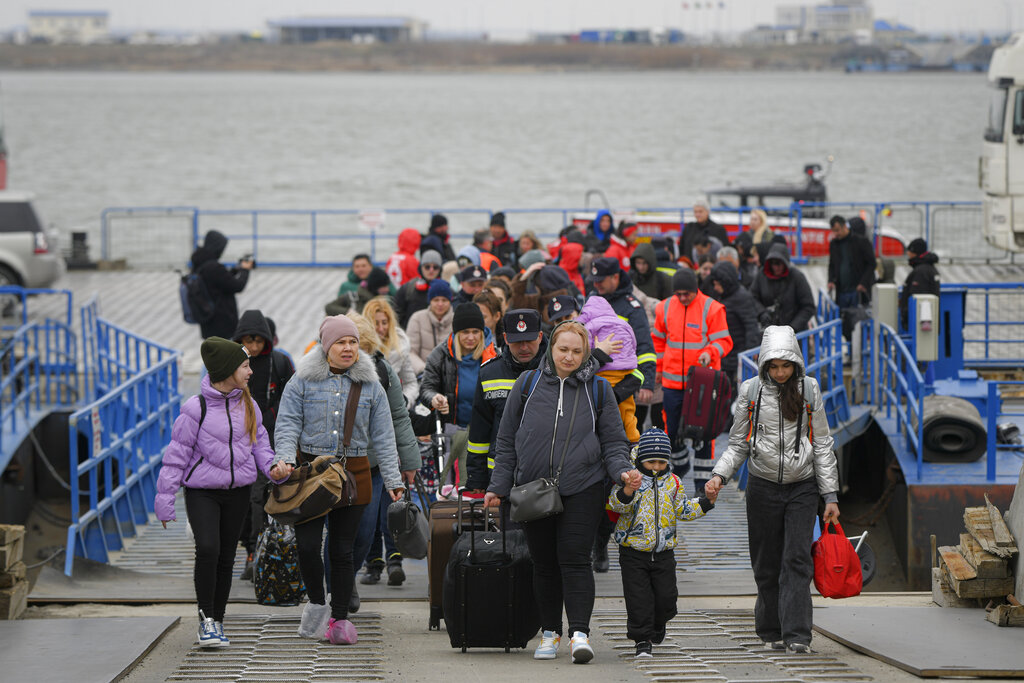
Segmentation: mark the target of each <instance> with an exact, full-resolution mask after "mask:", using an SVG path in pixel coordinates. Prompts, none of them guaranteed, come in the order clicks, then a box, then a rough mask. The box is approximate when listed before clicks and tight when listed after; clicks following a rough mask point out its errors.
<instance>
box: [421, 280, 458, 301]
mask: <svg viewBox="0 0 1024 683" xmlns="http://www.w3.org/2000/svg"><path fill="white" fill-rule="evenodd" d="M439 296H443V297H444V298H445V299H448V301H451V300H452V287H451V285H449V284H448V283H447V282H445V281H444V280H442V279H441V278H438V279H436V280H434V281H433V282H431V283H430V288H429V289H427V301H433V300H434V299H436V298H437V297H439Z"/></svg>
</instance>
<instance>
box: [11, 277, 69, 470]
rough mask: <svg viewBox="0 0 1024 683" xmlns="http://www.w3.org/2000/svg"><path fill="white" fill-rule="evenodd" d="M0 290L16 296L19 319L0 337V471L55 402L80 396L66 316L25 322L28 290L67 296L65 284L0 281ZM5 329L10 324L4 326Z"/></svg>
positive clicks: (57, 404) (61, 404) (66, 403)
mask: <svg viewBox="0 0 1024 683" xmlns="http://www.w3.org/2000/svg"><path fill="white" fill-rule="evenodd" d="M0 294H5V295H8V296H14V297H16V298H18V299H20V300H21V304H22V319H23V321H24V322H23V324H22V325H21V326H20V327H18V328H17V329H16V330H14V333H13V334H12V335H11V336H8V337H5V338H4V339H2V340H0V471H3V469H4V468H5V467H6V466H7V462H8V461H9V459H10V457H11V455H12V454H13V451H14V449H16V448H17V447H18V446H19V445H20V443H21V441H22V440H23V439H24V438H25V436H26V435H27V434H28V432H29V431H31V430H32V429H33V428H34V427H35V426H36V424H37V423H38V422H39V420H40V419H42V418H43V417H45V416H46V414H47V413H48V412H50V411H51V410H52V409H53V408H54V407H66V406H71V405H74V404H75V403H76V402H77V401H78V400H79V387H78V374H77V368H76V354H75V346H76V344H75V339H76V338H75V333H74V331H73V330H72V329H71V326H70V318H69V319H68V320H67V321H64V322H62V321H60V320H53V319H44V320H34V321H31V322H29V320H28V318H29V313H28V310H29V306H28V302H29V301H30V299H28V295H29V294H55V295H58V296H66V297H67V306H68V310H70V306H71V292H70V291H68V290H51V289H28V290H26V289H22V288H21V287H0ZM6 331H9V330H6Z"/></svg>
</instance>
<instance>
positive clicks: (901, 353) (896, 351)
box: [862, 320, 925, 481]
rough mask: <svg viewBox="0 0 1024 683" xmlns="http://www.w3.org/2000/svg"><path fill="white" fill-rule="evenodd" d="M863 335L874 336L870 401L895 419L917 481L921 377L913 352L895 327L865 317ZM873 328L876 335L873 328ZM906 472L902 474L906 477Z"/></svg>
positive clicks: (921, 442) (921, 424) (920, 460)
mask: <svg viewBox="0 0 1024 683" xmlns="http://www.w3.org/2000/svg"><path fill="white" fill-rule="evenodd" d="M862 325H863V328H864V334H865V335H875V336H874V338H875V339H877V348H876V349H875V358H877V361H876V362H877V367H875V366H874V365H873V364H872V375H873V376H874V377H875V378H877V381H874V382H873V386H874V396H873V400H874V402H875V403H876V404H877V405H878V408H879V410H880V411H884V412H885V417H886V419H893V417H895V419H896V433H897V434H898V435H900V436H902V437H903V438H904V439H905V441H906V445H907V449H908V450H909V451H910V452H911V453H914V455H915V456H916V460H917V480H918V481H921V479H922V473H923V468H924V447H923V445H924V419H923V418H924V396H925V385H924V377H923V376H922V375H921V371H920V370H918V367H917V361H916V360H915V358H914V355H913V354H912V353H911V352H910V350H909V349H908V348H907V346H906V344H904V343H903V340H902V339H901V338H900V336H899V334H898V333H897V332H896V330H894V329H892V328H891V327H889V326H888V325H883V324H881V323H877V322H876V321H874V320H867V321H864V323H862ZM875 327H877V334H875V330H874V328H875ZM907 474H908V473H906V472H905V473H904V475H905V476H906V475H907Z"/></svg>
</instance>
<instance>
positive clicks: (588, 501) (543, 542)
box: [523, 481, 605, 635]
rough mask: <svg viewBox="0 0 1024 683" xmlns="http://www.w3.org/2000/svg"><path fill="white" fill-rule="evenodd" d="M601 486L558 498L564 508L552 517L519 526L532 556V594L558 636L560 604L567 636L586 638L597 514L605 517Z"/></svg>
mask: <svg viewBox="0 0 1024 683" xmlns="http://www.w3.org/2000/svg"><path fill="white" fill-rule="evenodd" d="M604 491H605V489H604V482H603V481H599V482H597V483H596V484H594V485H593V486H588V487H587V488H585V489H583V490H582V491H580V492H579V493H574V494H573V495H571V496H562V505H563V507H564V510H563V511H562V512H561V513H560V514H557V515H554V516H553V517H548V518H547V519H541V520H538V521H536V522H527V523H524V524H523V530H524V531H525V532H526V544H527V546H528V547H529V548H530V556H531V557H532V558H533V590H534V593H535V595H536V598H537V606H538V608H539V611H540V625H541V628H542V629H543V630H545V631H554V632H555V633H558V634H561V633H562V606H563V605H564V606H565V616H566V617H567V618H568V620H569V633H570V634H571V633H574V632H576V631H582V632H583V633H586V634H588V635H589V634H590V616H591V614H593V612H594V571H593V569H592V567H591V564H590V552H591V550H592V548H593V547H594V536H595V535H596V532H597V525H598V524H597V523H598V518H599V516H600V515H604V502H605V495H604Z"/></svg>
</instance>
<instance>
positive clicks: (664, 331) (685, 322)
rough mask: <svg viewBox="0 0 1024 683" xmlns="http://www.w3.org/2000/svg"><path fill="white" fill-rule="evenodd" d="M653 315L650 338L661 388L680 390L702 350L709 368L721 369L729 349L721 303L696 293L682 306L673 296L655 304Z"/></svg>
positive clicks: (729, 339)
mask: <svg viewBox="0 0 1024 683" xmlns="http://www.w3.org/2000/svg"><path fill="white" fill-rule="evenodd" d="M654 314H655V315H654V329H653V330H652V331H651V338H652V340H653V341H654V351H655V353H656V354H657V356H658V370H660V371H661V385H662V386H663V387H665V388H666V389H682V388H683V380H684V378H685V377H686V371H687V370H689V369H690V366H692V365H697V364H698V362H697V359H698V358H699V357H700V354H702V353H703V352H705V351H707V352H708V353H709V354H710V355H711V364H710V367H712V368H714V369H716V370H721V369H722V358H723V357H724V356H725V355H726V354H728V353H729V351H731V350H732V337H730V336H729V324H728V323H727V322H726V318H725V307H724V306H722V304H720V303H718V302H717V301H715V300H714V299H712V298H711V297H709V296H707V295H706V294H703V293H701V292H697V296H696V297H695V298H694V300H693V301H691V302H690V305H689V306H684V305H683V304H682V302H681V301H679V299H678V298H677V297H676V296H675V295H673V296H670V297H669V298H667V299H665V300H664V301H662V302H661V303H660V304H658V305H657V307H656V308H655V311H654Z"/></svg>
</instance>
